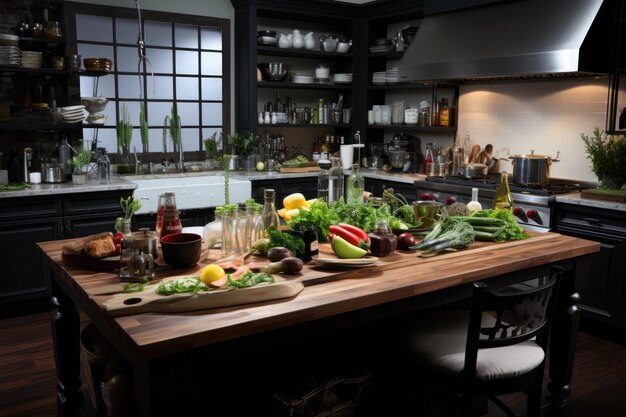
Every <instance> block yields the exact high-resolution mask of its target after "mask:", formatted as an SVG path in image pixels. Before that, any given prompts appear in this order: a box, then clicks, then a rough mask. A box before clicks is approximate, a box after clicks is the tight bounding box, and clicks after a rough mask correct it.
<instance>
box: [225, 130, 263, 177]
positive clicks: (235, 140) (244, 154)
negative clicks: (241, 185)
mask: <svg viewBox="0 0 626 417" xmlns="http://www.w3.org/2000/svg"><path fill="white" fill-rule="evenodd" d="M260 143H261V138H260V137H259V136H258V135H257V134H255V133H253V132H246V133H233V134H231V135H229V136H228V144H229V145H230V146H231V147H232V149H233V151H234V153H235V154H236V155H239V158H240V159H241V169H243V170H246V171H252V170H254V169H255V165H256V149H257V147H258V146H259V144H260Z"/></svg>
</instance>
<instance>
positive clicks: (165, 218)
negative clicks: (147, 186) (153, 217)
mask: <svg viewBox="0 0 626 417" xmlns="http://www.w3.org/2000/svg"><path fill="white" fill-rule="evenodd" d="M182 231H183V225H182V223H181V222H180V217H179V212H178V209H177V208H176V195H175V194H174V193H172V192H167V193H165V194H161V195H159V205H158V207H157V223H156V232H157V239H158V241H159V242H160V241H161V238H162V237H163V236H167V235H171V234H174V233H181V232H182Z"/></svg>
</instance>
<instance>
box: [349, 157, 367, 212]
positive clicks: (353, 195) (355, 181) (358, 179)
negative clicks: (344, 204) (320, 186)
mask: <svg viewBox="0 0 626 417" xmlns="http://www.w3.org/2000/svg"><path fill="white" fill-rule="evenodd" d="M364 191H365V180H364V179H363V176H362V175H361V174H360V173H359V164H352V173H350V176H349V177H348V180H347V182H346V199H347V200H348V203H363V192H364Z"/></svg>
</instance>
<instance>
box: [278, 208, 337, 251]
mask: <svg viewBox="0 0 626 417" xmlns="http://www.w3.org/2000/svg"><path fill="white" fill-rule="evenodd" d="M337 222H338V218H337V215H336V213H335V212H334V211H332V210H331V209H330V208H329V207H328V205H327V204H326V202H325V201H324V200H317V201H315V202H314V203H313V204H311V207H310V209H309V211H306V210H300V211H299V213H298V214H296V215H295V216H293V217H292V218H291V219H289V227H290V228H292V229H293V230H300V231H304V230H307V229H309V228H310V227H314V228H315V231H316V232H317V239H318V240H319V241H320V242H328V226H330V225H331V224H333V223H337Z"/></svg>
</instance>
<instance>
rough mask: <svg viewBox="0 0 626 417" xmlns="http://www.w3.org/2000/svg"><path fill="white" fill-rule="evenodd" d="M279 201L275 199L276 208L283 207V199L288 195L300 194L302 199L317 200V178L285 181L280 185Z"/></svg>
mask: <svg viewBox="0 0 626 417" xmlns="http://www.w3.org/2000/svg"><path fill="white" fill-rule="evenodd" d="M280 191H281V192H280V194H281V195H280V199H278V198H277V199H276V204H277V207H278V206H280V207H282V206H283V199H284V198H285V197H287V196H288V195H289V194H293V193H301V194H302V195H304V198H305V199H307V200H310V199H312V198H317V177H307V178H300V179H297V180H287V181H284V182H283V183H282V184H281V190H280Z"/></svg>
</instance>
